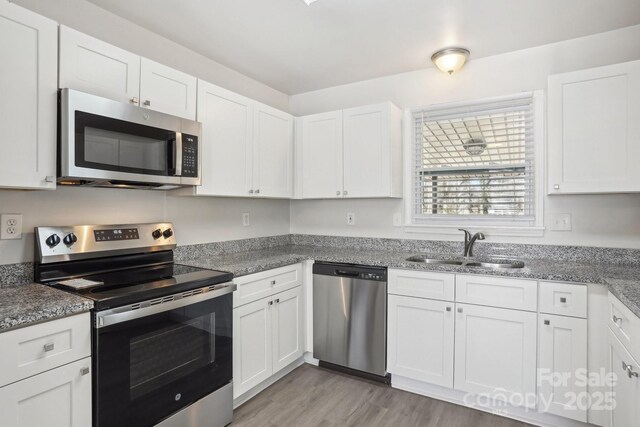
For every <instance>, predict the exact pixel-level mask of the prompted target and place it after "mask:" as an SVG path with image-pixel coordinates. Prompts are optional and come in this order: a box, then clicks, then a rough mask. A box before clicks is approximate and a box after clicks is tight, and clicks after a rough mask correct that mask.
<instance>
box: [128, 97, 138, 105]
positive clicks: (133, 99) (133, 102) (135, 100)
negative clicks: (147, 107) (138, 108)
mask: <svg viewBox="0 0 640 427" xmlns="http://www.w3.org/2000/svg"><path fill="white" fill-rule="evenodd" d="M129 102H130V103H132V104H137V103H139V102H140V100H139V99H138V97H137V96H134V97H133V98H131V99H130V100H129Z"/></svg>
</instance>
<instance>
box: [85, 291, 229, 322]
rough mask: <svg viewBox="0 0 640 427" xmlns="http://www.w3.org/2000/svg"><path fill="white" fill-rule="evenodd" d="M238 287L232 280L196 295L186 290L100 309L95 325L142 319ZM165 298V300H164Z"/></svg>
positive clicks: (216, 296) (220, 294)
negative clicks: (108, 308)
mask: <svg viewBox="0 0 640 427" xmlns="http://www.w3.org/2000/svg"><path fill="white" fill-rule="evenodd" d="M236 287H237V286H236V285H235V284H233V283H232V282H226V283H221V284H219V285H214V286H213V287H212V288H213V289H211V290H208V291H206V292H202V293H198V294H195V295H193V294H192V295H189V296H184V294H187V293H192V292H193V291H186V292H182V293H179V294H174V295H168V296H164V297H159V298H155V299H152V300H147V301H143V302H141V303H136V304H129V305H125V306H124V307H117V308H113V309H111V310H105V311H99V312H97V313H96V323H95V327H96V328H97V329H100V328H104V327H107V326H111V325H117V324H118V323H122V322H128V321H130V320H134V319H140V318H141V317H147V316H152V315H154V314H158V313H163V312H165V311H170V310H175V309H177V308H180V307H184V306H187V305H191V304H197V303H199V302H202V301H206V300H210V299H213V298H218V297H220V296H222V295H226V294H230V293H231V292H233V291H235V290H236ZM208 288H210V287H208ZM170 298H173V299H170ZM163 300H164V302H162V301H163ZM152 304H153V305H152Z"/></svg>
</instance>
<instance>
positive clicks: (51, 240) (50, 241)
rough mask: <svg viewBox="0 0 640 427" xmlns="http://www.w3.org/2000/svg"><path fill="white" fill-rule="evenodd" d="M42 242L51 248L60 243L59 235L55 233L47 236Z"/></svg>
mask: <svg viewBox="0 0 640 427" xmlns="http://www.w3.org/2000/svg"><path fill="white" fill-rule="evenodd" d="M44 242H45V243H46V244H47V246H49V247H51V248H52V247H54V246H56V245H58V243H60V236H58V235H57V234H52V235H51V236H49V237H47V240H45V241H44Z"/></svg>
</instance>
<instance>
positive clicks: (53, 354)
mask: <svg viewBox="0 0 640 427" xmlns="http://www.w3.org/2000/svg"><path fill="white" fill-rule="evenodd" d="M90 355H91V321H90V315H89V313H82V314H78V315H75V316H71V317H65V318H63V319H58V320H52V321H50V322H45V323H40V324H38V325H33V326H27V327H25V328H21V329H15V330H13V331H8V332H4V333H1V334H0V366H2V370H0V386H4V385H6V384H9V383H12V382H15V381H18V380H21V379H23V378H27V377H30V376H32V375H35V374H38V373H40V372H44V371H47V370H49V369H53V368H55V367H58V366H61V365H64V364H66V363H69V362H73V361H75V360H78V359H82V358H83V357H87V356H90Z"/></svg>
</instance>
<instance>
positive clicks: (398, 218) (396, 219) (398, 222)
mask: <svg viewBox="0 0 640 427" xmlns="http://www.w3.org/2000/svg"><path fill="white" fill-rule="evenodd" d="M393 226H394V227H400V226H402V214H400V213H394V214H393Z"/></svg>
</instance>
